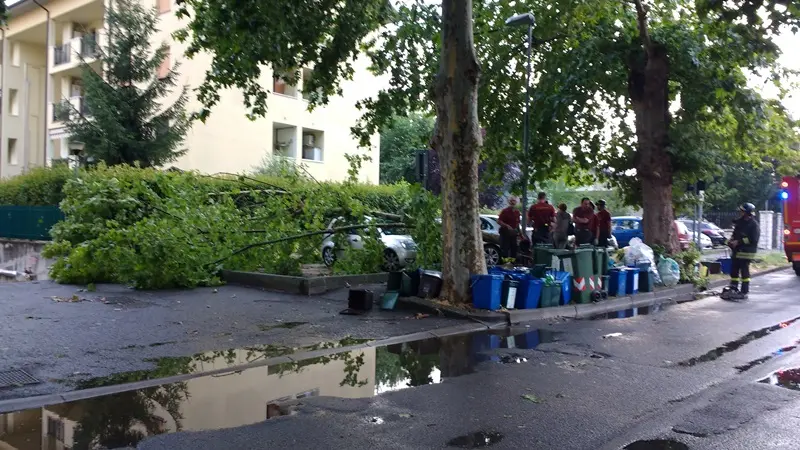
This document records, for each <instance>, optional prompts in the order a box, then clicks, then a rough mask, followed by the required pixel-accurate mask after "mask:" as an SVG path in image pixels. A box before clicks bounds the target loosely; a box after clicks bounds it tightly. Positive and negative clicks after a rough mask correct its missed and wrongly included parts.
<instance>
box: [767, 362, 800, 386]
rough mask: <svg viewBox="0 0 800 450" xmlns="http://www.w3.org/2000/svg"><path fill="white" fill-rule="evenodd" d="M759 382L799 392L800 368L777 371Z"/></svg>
mask: <svg viewBox="0 0 800 450" xmlns="http://www.w3.org/2000/svg"><path fill="white" fill-rule="evenodd" d="M759 382H760V383H764V384H771V385H773V386H780V387H784V388H786V389H791V390H793V391H800V368H794V369H783V370H779V371H777V372H774V373H773V374H772V375H770V376H768V377H767V378H764V379H762V380H759Z"/></svg>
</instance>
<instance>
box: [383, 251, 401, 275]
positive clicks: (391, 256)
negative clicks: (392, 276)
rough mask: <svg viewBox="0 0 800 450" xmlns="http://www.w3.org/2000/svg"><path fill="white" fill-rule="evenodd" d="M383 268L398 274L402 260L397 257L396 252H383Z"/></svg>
mask: <svg viewBox="0 0 800 450" xmlns="http://www.w3.org/2000/svg"><path fill="white" fill-rule="evenodd" d="M383 266H384V267H385V268H386V270H388V271H389V272H396V271H398V270H400V267H401V264H400V258H399V257H398V256H397V253H395V252H394V250H388V249H387V250H386V251H385V252H383Z"/></svg>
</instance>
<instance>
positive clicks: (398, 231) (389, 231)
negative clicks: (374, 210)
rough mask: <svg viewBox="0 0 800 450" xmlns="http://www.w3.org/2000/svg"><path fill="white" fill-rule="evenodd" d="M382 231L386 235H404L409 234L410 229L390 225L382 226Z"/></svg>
mask: <svg viewBox="0 0 800 450" xmlns="http://www.w3.org/2000/svg"><path fill="white" fill-rule="evenodd" d="M381 233H383V235H384V236H404V235H406V234H408V230H407V229H405V228H403V227H388V228H381Z"/></svg>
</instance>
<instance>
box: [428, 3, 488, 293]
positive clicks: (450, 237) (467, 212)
mask: <svg viewBox="0 0 800 450" xmlns="http://www.w3.org/2000/svg"><path fill="white" fill-rule="evenodd" d="M479 76H480V66H479V65H478V56H477V54H476V53H475V46H474V44H473V36H472V0H442V54H441V60H440V64H439V74H438V75H437V77H436V85H435V87H434V96H435V101H436V112H437V117H436V131H435V133H434V136H433V141H432V145H433V147H434V148H435V149H436V151H437V152H438V154H439V163H440V165H441V178H442V212H443V214H442V235H443V241H444V242H443V245H442V251H443V255H442V278H443V284H442V293H441V297H442V298H443V299H445V300H449V301H451V302H454V303H468V302H469V301H470V300H471V295H470V283H469V278H470V275H471V274H479V273H486V261H485V260H484V256H483V241H482V237H481V231H480V225H479V219H478V214H479V212H480V210H479V207H478V163H479V158H480V147H481V135H480V128H479V126H478V78H479Z"/></svg>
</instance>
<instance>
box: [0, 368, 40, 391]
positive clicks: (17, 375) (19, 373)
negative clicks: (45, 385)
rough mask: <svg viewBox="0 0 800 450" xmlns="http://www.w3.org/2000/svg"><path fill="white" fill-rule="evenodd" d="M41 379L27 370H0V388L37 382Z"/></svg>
mask: <svg viewBox="0 0 800 450" xmlns="http://www.w3.org/2000/svg"><path fill="white" fill-rule="evenodd" d="M39 383H41V381H39V380H37V379H36V378H34V377H33V375H31V374H29V373H28V372H26V371H24V370H21V369H15V370H3V371H0V389H5V388H15V387H20V386H27V385H30V384H39Z"/></svg>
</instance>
